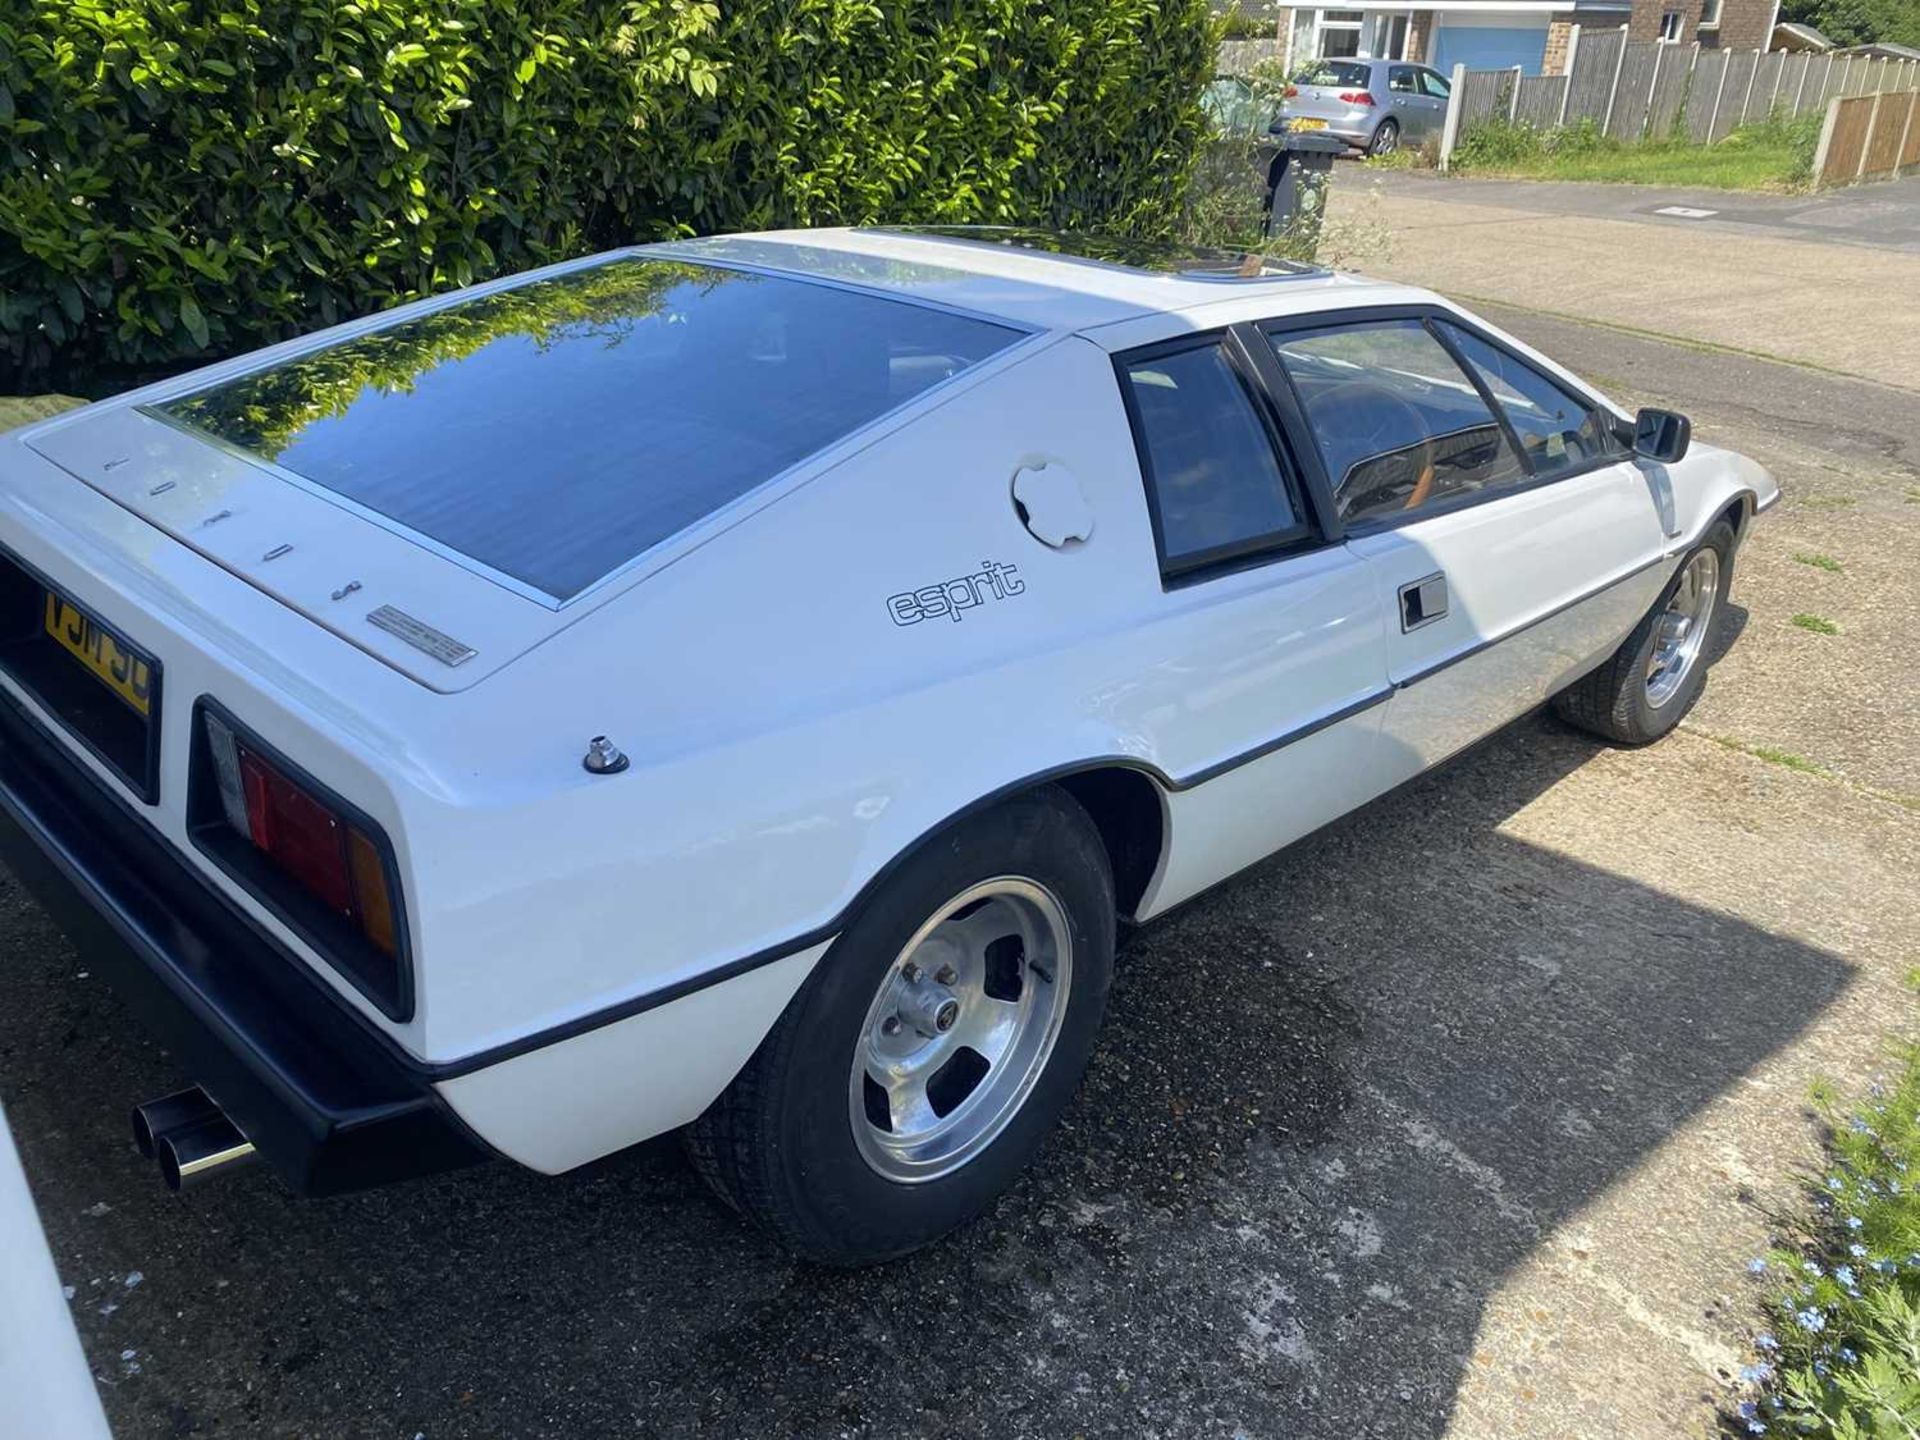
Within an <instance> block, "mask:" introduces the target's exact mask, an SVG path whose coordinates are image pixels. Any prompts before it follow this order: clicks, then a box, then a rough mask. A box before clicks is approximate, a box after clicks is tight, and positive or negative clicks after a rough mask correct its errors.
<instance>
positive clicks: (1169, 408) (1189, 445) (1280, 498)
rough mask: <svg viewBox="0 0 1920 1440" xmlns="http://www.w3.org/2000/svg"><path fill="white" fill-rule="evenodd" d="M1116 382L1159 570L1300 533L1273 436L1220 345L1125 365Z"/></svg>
mask: <svg viewBox="0 0 1920 1440" xmlns="http://www.w3.org/2000/svg"><path fill="white" fill-rule="evenodd" d="M1125 375H1126V385H1127V392H1128V395H1127V399H1128V405H1129V407H1130V409H1131V410H1132V413H1133V416H1134V423H1135V425H1136V427H1137V430H1138V434H1139V440H1140V449H1141V457H1140V458H1141V461H1142V463H1143V465H1144V467H1145V469H1146V473H1147V482H1148V485H1147V488H1148V493H1149V496H1150V498H1151V502H1152V505H1153V511H1154V521H1155V524H1156V527H1157V529H1158V533H1159V540H1160V561H1161V565H1162V568H1163V569H1164V570H1165V571H1166V572H1167V573H1169V574H1172V573H1175V572H1178V571H1184V570H1192V569H1194V568H1196V567H1198V566H1201V565H1205V564H1208V563H1209V562H1212V561H1216V560H1223V559H1229V558H1232V557H1234V556H1238V555H1242V554H1246V553H1249V552H1251V551H1254V550H1258V549H1262V548H1265V547H1267V546H1270V545H1274V544H1279V543H1284V542H1287V541H1291V540H1294V539H1298V538H1300V537H1301V536H1302V535H1304V533H1305V525H1304V524H1303V522H1302V520H1301V511H1300V508H1299V506H1298V505H1297V504H1296V503H1295V501H1294V494H1293V490H1292V487H1291V486H1289V485H1288V483H1287V477H1286V472H1285V471H1284V470H1283V469H1282V468H1281V464H1280V457H1279V454H1278V453H1277V452H1276V450H1275V449H1274V443H1273V437H1272V435H1271V434H1270V433H1269V431H1268V429H1267V426H1266V423H1265V422H1264V421H1263V420H1262V419H1261V416H1260V412H1259V411H1258V410H1257V409H1256V407H1255V402H1254V399H1253V396H1252V394H1251V393H1250V392H1249V390H1248V388H1247V385H1246V383H1245V382H1244V381H1243V380H1242V379H1241V377H1240V374H1239V372H1238V371H1237V370H1236V369H1235V368H1234V365H1233V362H1232V360H1231V359H1230V358H1229V357H1228V355H1227V352H1226V350H1225V348H1224V347H1223V346H1222V345H1220V344H1217V343H1215V344H1207V345H1199V346H1195V347H1194V348H1192V349H1187V350H1180V351H1176V352H1174V353H1172V354H1166V355H1159V356H1155V357H1154V358H1152V359H1144V360H1134V361H1130V362H1128V363H1127V364H1126V369H1125Z"/></svg>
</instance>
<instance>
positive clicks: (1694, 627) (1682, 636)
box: [1647, 546, 1720, 710]
mask: <svg viewBox="0 0 1920 1440" xmlns="http://www.w3.org/2000/svg"><path fill="white" fill-rule="evenodd" d="M1719 595H1720V555H1719V552H1718V551H1716V550H1714V549H1713V547H1712V546H1705V547H1702V548H1701V549H1699V550H1696V551H1695V552H1694V553H1693V555H1692V556H1691V558H1689V559H1688V561H1687V563H1686V568H1685V569H1683V570H1682V571H1681V572H1680V583H1679V585H1677V586H1676V587H1675V588H1674V592H1673V594H1672V596H1671V597H1670V598H1669V599H1668V600H1667V606H1666V609H1664V610H1662V611H1661V612H1660V618H1659V619H1658V620H1657V621H1655V622H1654V630H1653V654H1652V655H1650V656H1649V657H1648V658H1647V704H1649V705H1651V706H1652V707H1653V708H1654V709H1656V710H1658V709H1659V708H1660V707H1661V706H1662V705H1664V704H1666V703H1667V701H1669V700H1671V699H1672V698H1673V697H1674V696H1675V695H1676V694H1678V693H1679V690H1680V687H1681V685H1682V684H1684V683H1685V681H1686V678H1687V676H1688V675H1690V674H1692V673H1693V667H1694V666H1695V665H1697V664H1699V663H1700V652H1701V650H1703V649H1704V648H1705V647H1706V643H1707V631H1708V629H1709V628H1710V627H1711V625H1712V623H1713V607H1714V604H1715V603H1716V601H1717V600H1718V599H1719Z"/></svg>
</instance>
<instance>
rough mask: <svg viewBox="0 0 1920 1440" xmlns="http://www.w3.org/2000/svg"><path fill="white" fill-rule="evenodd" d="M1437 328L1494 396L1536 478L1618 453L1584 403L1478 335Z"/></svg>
mask: <svg viewBox="0 0 1920 1440" xmlns="http://www.w3.org/2000/svg"><path fill="white" fill-rule="evenodd" d="M1440 328H1441V329H1442V330H1444V331H1445V332H1446V334H1447V338H1448V339H1450V340H1451V341H1452V342H1453V343H1454V344H1455V345H1456V346H1457V347H1458V348H1459V350H1460V353H1461V354H1462V355H1464V356H1465V357H1466V360H1467V364H1468V365H1470V366H1472V367H1473V369H1474V371H1475V372H1476V373H1477V374H1478V375H1479V377H1480V379H1481V381H1482V382H1483V383H1484V384H1485V385H1486V387H1487V389H1488V390H1490V391H1492V392H1493V398H1494V401H1495V403H1496V404H1498V405H1499V406H1500V408H1501V409H1502V410H1503V411H1505V412H1506V417H1507V423H1508V424H1509V425H1511V426H1512V427H1513V433H1514V434H1515V435H1516V436H1518V437H1519V440H1520V447H1521V449H1523V450H1525V451H1526V452H1527V460H1528V462H1529V463H1530V464H1531V465H1532V467H1533V471H1534V473H1535V474H1536V475H1553V474H1557V473H1558V472H1560V471H1562V470H1571V469H1573V468H1575V467H1576V466H1580V465H1584V464H1586V463H1587V462H1589V461H1592V460H1598V459H1600V458H1602V457H1603V456H1607V455H1612V454H1616V453H1618V450H1619V446H1618V444H1617V443H1616V442H1615V441H1614V440H1613V438H1612V436H1613V429H1612V427H1611V426H1610V425H1606V424H1603V423H1602V421H1601V418H1600V417H1599V416H1598V415H1597V414H1595V413H1594V411H1593V409H1592V407H1591V406H1589V405H1588V404H1587V402H1586V401H1584V400H1581V399H1578V398H1576V397H1575V396H1573V395H1571V394H1569V393H1568V392H1567V391H1566V390H1564V389H1562V388H1561V387H1560V386H1559V385H1557V384H1555V383H1554V382H1553V381H1552V380H1549V379H1548V378H1547V377H1546V376H1545V375H1542V374H1541V373H1540V372H1539V371H1538V370H1535V369H1534V368H1533V367H1532V366H1531V365H1528V364H1526V363H1525V362H1523V361H1521V360H1518V359H1516V358H1515V357H1513V356H1512V355H1509V354H1507V353H1506V352H1505V351H1504V350H1500V349H1496V348H1495V347H1494V346H1492V345H1489V344H1488V343H1487V342H1486V341H1485V340H1482V339H1481V338H1480V337H1479V336H1478V335H1475V334H1472V333H1470V332H1469V331H1466V330H1462V329H1461V328H1460V327H1459V326H1457V325H1449V324H1447V323H1446V322H1445V321H1441V322H1440Z"/></svg>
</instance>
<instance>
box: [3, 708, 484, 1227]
mask: <svg viewBox="0 0 1920 1440" xmlns="http://www.w3.org/2000/svg"><path fill="white" fill-rule="evenodd" d="M0 860H4V861H5V863H6V865H7V868H8V869H10V870H11V871H12V872H13V873H14V874H15V875H16V876H18V877H19V879H20V880H21V882H22V883H23V884H25V885H26V886H27V887H28V889H30V890H31V891H32V892H33V893H34V895H35V896H36V897H37V898H38V899H39V900H40V902H41V903H42V904H43V905H44V906H45V907H46V908H47V910H48V911H49V912H50V913H51V914H52V915H53V917H54V919H55V920H56V921H57V922H58V923H59V925H60V926H61V928H62V929H64V930H65V931H66V933H67V934H68V936H69V937H70V938H71V939H72V940H73V942H74V944H75V946H76V947H78V948H79V949H81V950H82V951H83V952H84V953H85V954H86V956H87V958H88V961H89V962H90V963H91V964H93V965H95V966H96V967H98V968H99V969H100V970H102V971H103V972H104V973H106V975H107V977H108V979H109V981H110V982H111V984H112V985H113V987H114V989H115V990H116V991H118V992H119V993H120V994H121V996H122V997H123V998H125V999H126V1000H127V1002H128V1003H129V1004H130V1005H131V1007H132V1008H133V1010H134V1011H135V1013H136V1014H138V1015H139V1017H140V1019H141V1020H142V1022H143V1023H144V1024H145V1025H146V1026H147V1027H148V1028H149V1029H150V1030H151V1031H153V1033H154V1034H155V1036H156V1037H157V1038H158V1039H159V1040H160V1041H161V1043H163V1044H164V1045H166V1047H167V1048H168V1049H169V1050H170V1051H171V1052H172V1053H173V1054H174V1056H175V1057H176V1058H177V1059H178V1060H179V1061H180V1063H181V1066H182V1068H183V1069H184V1070H185V1071H186V1073H187V1074H188V1075H189V1076H191V1077H192V1078H193V1079H194V1080H195V1081H197V1082H198V1083H199V1084H200V1085H201V1087H202V1088H204V1089H205V1090H206V1092H207V1093H208V1094H209V1095H211V1096H212V1097H213V1099H214V1100H215V1102H216V1103H217V1104H218V1105H219V1106H220V1108H221V1109H222V1110H224V1111H225V1112H226V1113H227V1116H228V1118H230V1119H231V1120H232V1121H233V1122H234V1123H235V1124H236V1125H238V1126H239V1127H240V1129H241V1130H242V1131H244V1132H245V1134H246V1136H247V1138H248V1139H249V1140H251V1141H252V1142H253V1143H254V1145H255V1146H256V1147H257V1148H258V1149H259V1151H260V1153H261V1154H262V1155H264V1156H266V1158H267V1160H268V1161H269V1162H270V1163H271V1164H272V1165H273V1166H274V1168H275V1169H277V1170H278V1171H279V1172H280V1174H281V1175H282V1176H283V1177H284V1178H285V1179H286V1181H287V1183H288V1184H289V1185H291V1186H292V1187H293V1188H294V1189H295V1190H297V1191H299V1192H301V1193H303V1194H310V1195H328V1194H337V1193H339V1192H342V1191H347V1190H358V1189H363V1188H365V1187H367V1186H370V1185H378V1184H383V1183H385V1182H387V1181H390V1180H397V1179H401V1178H404V1177H407V1176H412V1175H422V1174H428V1173H431V1172H434V1171H439V1170H449V1169H453V1168H455V1167H457V1166H461V1165H467V1164H471V1163H472V1162H474V1161H476V1160H479V1159H482V1158H484V1157H485V1155H486V1153H487V1152H486V1150H485V1149H484V1147H483V1146H482V1145H481V1144H480V1143H479V1142H478V1141H477V1140H475V1139H474V1138H473V1136H472V1135H471V1134H470V1133H469V1132H468V1131H467V1130H466V1129H465V1127H464V1126H462V1125H461V1124H460V1123H459V1122H458V1121H457V1120H456V1119H455V1118H454V1117H453V1116H452V1114H451V1113H450V1112H449V1111H448V1110H447V1109H446V1108H445V1106H444V1105H443V1104H442V1103H441V1102H440V1101H439V1099H438V1097H437V1096H436V1094H435V1092H434V1091H433V1089H432V1087H431V1085H430V1084H429V1082H428V1078H427V1075H426V1072H425V1071H424V1069H422V1068H420V1067H418V1066H416V1065H414V1064H411V1063H409V1061H408V1059H407V1057H405V1056H404V1055H403V1054H402V1053H401V1052H400V1051H399V1050H398V1048H397V1047H396V1046H394V1045H393V1044H392V1042H391V1041H389V1040H387V1039H386V1038H385V1037H384V1036H381V1035H379V1034H378V1033H377V1032H375V1031H374V1030H373V1029H372V1027H371V1025H370V1024H369V1023H368V1022H366V1021H364V1020H362V1019H361V1018H360V1017H359V1016H358V1015H357V1014H356V1013H354V1012H353V1011H351V1010H350V1009H349V1008H348V1007H347V1005H346V1003H345V1002H344V1001H342V1000H341V999H340V998H339V997H338V996H336V995H335V994H334V993H333V992H332V991H331V990H330V989H329V988H328V987H327V986H326V984H325V982H323V981H321V980H319V979H318V978H317V977H315V976H314V975H313V974H312V973H311V972H310V971H309V970H308V969H307V968H306V966H305V965H304V964H303V963H302V962H301V961H300V960H298V959H297V958H296V957H294V956H293V955H291V954H289V953H288V952H287V951H285V950H284V949H283V948H282V947H281V946H280V945H279V944H278V943H277V942H275V941H274V940H273V939H271V938H270V937H269V936H268V935H266V934H265V933H264V932H263V931H261V930H260V929H259V928H258V927H257V926H256V925H255V924H254V923H253V921H252V920H251V919H249V918H248V917H247V916H245V915H243V914H242V913H241V912H240V911H239V910H237V909H235V908H234V907H233V906H232V905H230V904H229V903H228V902H227V901H226V900H225V899H224V898H222V897H221V896H220V895H219V894H218V893H216V892H215V891H214V890H213V889H211V888H210V887H209V886H208V884H207V883H206V882H205V881H204V880H202V879H201V878H200V876H199V875H198V874H197V873H196V872H195V871H193V870H192V869H190V868H189V867H188V865H187V864H186V863H185V862H183V861H182V860H181V859H180V858H179V857H178V856H177V855H176V854H174V853H173V851H172V850H171V849H170V848H169V847H168V846H167V845H166V844H165V843H164V842H163V841H161V840H160V839H159V838H158V837H157V836H156V835H155V834H154V833H153V832H152V831H151V829H150V828H149V826H148V824H147V822H146V821H145V819H143V818H142V817H140V816H139V815H137V814H136V813H135V811H134V809H133V807H132V806H130V805H128V804H126V803H124V802H122V801H121V800H119V799H118V798H117V797H115V796H112V795H110V794H108V793H107V792H106V791H105V789H104V788H103V787H102V786H101V784H100V783H99V782H98V781H97V780H96V779H95V778H94V777H93V776H92V775H91V774H90V773H88V772H87V771H85V770H84V769H83V768H82V767H81V766H80V765H79V764H78V763H77V762H76V761H74V760H73V759H72V758H71V757H70V756H69V755H67V754H66V753H65V752H64V751H63V750H62V749H61V748H60V747H59V746H58V745H57V744H56V743H55V742H54V741H53V740H52V738H51V737H49V736H48V735H47V734H46V733H45V731H44V730H43V729H42V728H41V726H40V725H39V723H38V722H37V721H36V720H35V719H34V718H33V717H31V716H30V715H28V714H27V713H26V711H25V710H24V709H22V708H21V706H20V705H19V704H18V703H17V702H15V701H14V700H13V699H12V698H11V697H8V696H4V695H0ZM133 1098H139V1097H133ZM130 1143H131V1142H130Z"/></svg>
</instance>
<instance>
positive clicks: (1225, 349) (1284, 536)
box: [1113, 325, 1338, 590]
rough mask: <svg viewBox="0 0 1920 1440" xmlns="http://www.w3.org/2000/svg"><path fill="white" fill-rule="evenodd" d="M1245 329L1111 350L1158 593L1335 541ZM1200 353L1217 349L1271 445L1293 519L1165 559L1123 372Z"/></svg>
mask: <svg viewBox="0 0 1920 1440" xmlns="http://www.w3.org/2000/svg"><path fill="white" fill-rule="evenodd" d="M1246 330H1247V327H1245V326H1242V325H1225V326H1220V327H1218V328H1216V329H1212V330H1202V331H1197V332H1195V333H1193V334H1190V335H1179V336H1175V337H1174V338H1172V339H1169V340H1159V341H1155V342H1154V343H1153V344H1150V345H1141V346H1137V347H1136V348H1134V349H1131V350H1123V351H1117V352H1115V354H1114V356H1113V373H1114V380H1115V383H1116V384H1117V385H1118V386H1119V389H1120V401H1121V404H1122V405H1123V406H1124V407H1125V409H1126V412H1127V429H1128V431H1129V432H1130V434H1131V435H1132V437H1133V450H1134V456H1135V458H1136V459H1137V460H1138V461H1139V465H1140V479H1141V484H1142V486H1143V489H1144V492H1145V498H1146V502H1147V518H1148V520H1149V521H1150V523H1151V524H1152V526H1153V550H1154V557H1155V559H1156V560H1157V561H1158V563H1159V567H1160V588H1161V589H1162V590H1173V589H1178V588H1180V587H1182V586H1186V585H1193V584H1198V583H1201V582H1204V581H1207V580H1216V579H1220V578H1222V577H1223V576H1226V575H1231V574H1237V573H1239V572H1240V571H1242V570H1247V569H1251V568H1254V567H1256V566H1261V565H1267V564H1270V563H1272V562H1273V561H1275V560H1281V559H1285V558H1288V557H1291V556H1294V555H1299V554H1302V553H1305V552H1306V551H1309V550H1316V549H1319V548H1321V547H1322V546H1323V545H1327V544H1330V543H1333V541H1335V540H1337V539H1338V536H1337V534H1329V533H1328V532H1327V530H1326V527H1325V524H1324V523H1323V522H1324V519H1325V517H1326V516H1327V515H1329V514H1331V513H1332V512H1331V510H1330V509H1327V508H1326V507H1324V506H1323V505H1322V503H1321V493H1320V487H1319V486H1318V485H1316V484H1315V483H1314V481H1313V478H1312V477H1311V476H1309V475H1308V474H1307V472H1306V468H1305V467H1304V466H1303V465H1302V464H1301V463H1300V457H1299V454H1298V448H1297V446H1296V445H1295V444H1294V442H1293V440H1292V438H1291V434H1290V427H1289V426H1288V424H1287V423H1286V421H1285V420H1284V419H1283V417H1282V415H1281V413H1280V412H1281V411H1282V410H1284V409H1285V408H1286V407H1285V406H1284V405H1276V403H1275V397H1274V395H1273V393H1272V390H1271V387H1270V385H1269V383H1268V379H1267V376H1266V374H1265V373H1264V371H1263V369H1262V367H1261V365H1260V364H1259V354H1258V351H1257V350H1256V349H1255V348H1254V347H1253V346H1251V345H1249V344H1248V336H1247V333H1246ZM1207 349H1216V350H1219V351H1220V352H1221V354H1222V355H1223V356H1225V358H1226V361H1227V366H1228V368H1229V369H1230V370H1232V371H1233V373H1234V375H1235V377H1236V378H1237V379H1238V380H1239V381H1240V384H1241V386H1242V387H1243V388H1244V389H1245V391H1246V394H1247V401H1248V404H1249V405H1250V406H1251V407H1252V409H1253V413H1254V417H1255V418H1256V419H1257V420H1258V421H1259V422H1260V425H1261V428H1262V429H1264V430H1265V431H1266V435H1267V443H1268V445H1269V446H1271V447H1272V450H1273V456H1274V462H1275V464H1276V466H1277V467H1278V469H1279V471H1280V480H1281V483H1282V484H1283V485H1284V486H1286V490H1287V500H1288V503H1289V504H1291V505H1292V506H1293V511H1294V514H1295V515H1296V516H1297V517H1298V520H1297V522H1296V523H1295V524H1293V525H1291V526H1288V527H1287V528H1285V529H1283V530H1271V531H1267V532H1266V533H1264V534H1260V535H1251V536H1248V537H1247V538H1246V539H1244V540H1235V541H1230V542H1228V543H1227V544H1224V545H1216V546H1213V547H1211V548H1210V549H1207V550H1202V551H1198V552H1196V553H1194V554H1192V555H1183V556H1180V557H1179V558H1177V559H1169V558H1168V556H1167V542H1166V535H1165V533H1164V531H1163V529H1162V526H1161V520H1160V497H1159V492H1158V490H1157V488H1156V486H1155V482H1154V475H1153V460H1152V452H1151V448H1150V447H1149V446H1148V444H1147V436H1146V429H1145V426H1144V425H1143V424H1142V422H1141V418H1140V408H1139V405H1138V403H1137V402H1136V400H1135V397H1134V393H1133V382H1132V377H1131V375H1130V374H1129V372H1130V371H1131V370H1132V369H1133V367H1135V366H1137V365H1141V364H1145V363H1147V362H1150V361H1153V360H1158V359H1163V358H1165V357H1166V356H1169V355H1180V354H1185V353H1186V352H1188V351H1192V350H1207ZM1289 399H1291V397H1289Z"/></svg>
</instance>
